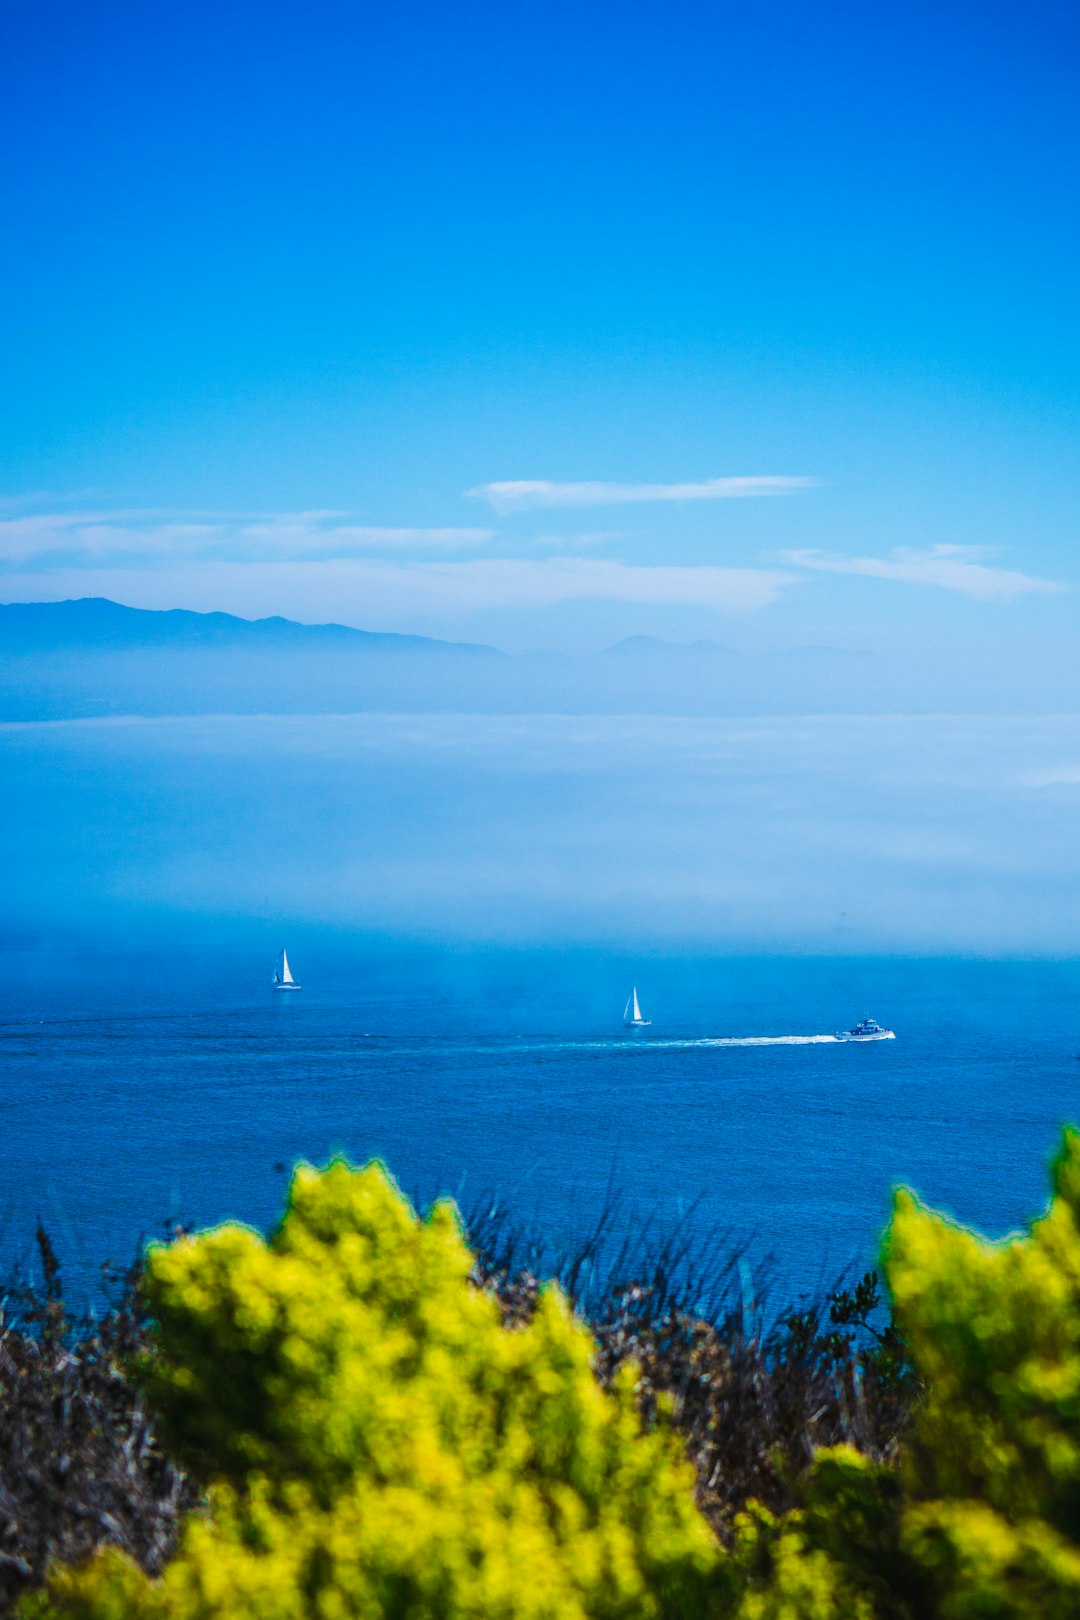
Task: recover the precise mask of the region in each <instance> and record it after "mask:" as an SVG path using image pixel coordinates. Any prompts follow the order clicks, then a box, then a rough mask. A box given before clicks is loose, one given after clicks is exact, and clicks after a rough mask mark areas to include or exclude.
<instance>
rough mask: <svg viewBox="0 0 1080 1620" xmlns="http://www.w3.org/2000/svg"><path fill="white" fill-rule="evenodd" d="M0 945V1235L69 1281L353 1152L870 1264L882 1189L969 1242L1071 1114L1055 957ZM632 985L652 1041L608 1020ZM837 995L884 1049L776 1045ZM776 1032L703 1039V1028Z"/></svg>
mask: <svg viewBox="0 0 1080 1620" xmlns="http://www.w3.org/2000/svg"><path fill="white" fill-rule="evenodd" d="M281 942H282V941H281V940H280V939H278V938H276V937H275V936H274V935H273V934H272V932H271V931H270V930H269V929H262V930H252V931H251V933H250V936H249V937H243V938H231V939H230V940H228V941H224V942H223V941H222V940H221V939H217V938H214V937H211V938H209V939H199V938H198V937H197V930H194V931H193V930H191V929H189V930H188V931H187V932H186V933H185V934H184V935H183V937H182V938H181V939H178V940H166V939H163V938H157V939H156V940H153V941H152V942H151V943H145V942H144V943H141V944H139V945H137V946H136V945H134V944H127V945H121V944H108V943H106V944H96V945H94V946H92V947H91V946H89V945H85V944H81V945H80V944H75V945H73V944H71V943H66V944H64V945H62V946H61V945H60V944H58V943H52V944H42V943H40V942H38V943H37V944H36V945H34V946H33V947H30V946H27V947H26V948H19V947H17V946H9V947H8V948H6V949H4V951H3V952H2V953H0V986H2V1004H0V1173H2V1189H3V1190H2V1193H0V1253H2V1256H3V1258H4V1260H5V1261H6V1263H7V1265H8V1266H9V1267H10V1265H11V1264H13V1263H15V1262H18V1261H22V1262H27V1261H29V1260H30V1258H31V1256H32V1252H33V1242H32V1240H33V1231H34V1226H35V1223H36V1221H37V1219H38V1218H39V1217H40V1218H41V1220H42V1221H43V1222H44V1224H45V1226H46V1228H47V1229H48V1230H49V1231H50V1233H51V1235H52V1238H53V1241H54V1244H55V1246H56V1248H57V1250H58V1251H59V1253H60V1255H61V1257H62V1261H63V1264H64V1267H65V1276H66V1280H67V1287H68V1290H69V1293H70V1294H71V1296H72V1297H73V1298H78V1299H83V1300H88V1299H92V1298H93V1297H95V1279H96V1278H97V1276H98V1273H99V1268H100V1266H101V1264H102V1263H103V1262H105V1261H112V1262H114V1263H123V1262H125V1261H127V1260H128V1259H129V1258H130V1257H131V1256H132V1254H133V1253H134V1251H135V1248H136V1246H137V1244H138V1243H139V1242H140V1241H141V1240H142V1239H145V1238H146V1237H153V1236H155V1235H156V1234H158V1233H160V1232H161V1231H162V1230H163V1229H164V1227H165V1225H166V1224H167V1223H168V1222H171V1221H176V1220H184V1221H188V1222H193V1223H195V1224H197V1225H204V1224H207V1223H211V1222H216V1221H219V1220H222V1219H225V1218H235V1219H239V1220H243V1221H247V1222H251V1223H253V1224H254V1225H256V1226H258V1227H261V1228H265V1227H267V1226H269V1225H270V1224H272V1223H273V1221H274V1219H275V1217H276V1215H277V1214H278V1212H279V1211H280V1209H281V1206H282V1200H283V1196H284V1192H285V1186H286V1182H287V1177H288V1173H289V1168H290V1167H291V1166H292V1164H293V1163H294V1162H295V1161H297V1160H298V1159H307V1160H309V1161H311V1162H314V1163H316V1164H321V1163H324V1162H325V1161H326V1160H327V1159H328V1158H329V1157H330V1156H331V1155H333V1154H336V1153H343V1154H345V1155H347V1156H348V1158H349V1159H350V1160H352V1161H353V1162H355V1163H358V1164H360V1163H364V1162H366V1161H367V1160H369V1159H371V1158H373V1157H378V1158H380V1159H382V1160H383V1161H385V1163H386V1164H387V1166H388V1167H389V1168H390V1170H391V1172H392V1173H393V1175H394V1176H395V1177H396V1179H397V1180H398V1182H399V1184H400V1185H401V1186H402V1188H403V1189H404V1190H405V1191H407V1192H408V1193H409V1194H410V1196H412V1197H413V1198H414V1199H415V1200H416V1201H417V1202H418V1203H421V1204H423V1203H425V1202H426V1201H428V1200H429V1199H430V1198H432V1197H433V1196H435V1195H436V1194H440V1193H444V1194H449V1195H451V1196H453V1197H455V1198H457V1200H458V1201H459V1203H460V1205H461V1206H462V1208H463V1209H466V1210H472V1209H477V1208H480V1207H489V1208H491V1207H495V1208H499V1209H502V1210H504V1211H508V1212H509V1213H510V1215H511V1217H512V1218H513V1219H514V1220H515V1221H518V1222H521V1223H523V1224H525V1225H527V1226H529V1227H531V1228H532V1229H533V1230H534V1231H536V1232H540V1233H543V1234H544V1237H545V1239H546V1241H547V1242H549V1243H550V1244H551V1245H552V1252H554V1250H555V1249H556V1248H558V1247H559V1246H560V1245H561V1246H565V1247H572V1246H574V1245H575V1244H577V1243H580V1242H582V1241H583V1240H584V1239H586V1238H587V1237H588V1236H589V1234H590V1232H591V1231H592V1230H593V1229H594V1227H595V1225H596V1223H597V1221H598V1219H599V1218H600V1216H601V1213H602V1212H603V1211H604V1209H605V1208H610V1207H612V1206H613V1207H614V1210H615V1214H614V1236H615V1237H617V1238H618V1239H619V1240H620V1241H621V1240H622V1239H624V1238H625V1239H628V1240H629V1241H630V1242H631V1243H632V1244H633V1243H638V1242H640V1243H642V1244H646V1243H648V1242H650V1241H654V1240H655V1239H656V1238H657V1237H658V1236H659V1235H663V1234H671V1233H680V1234H682V1235H683V1236H684V1237H685V1238H686V1239H687V1240H688V1241H690V1242H691V1243H692V1244H693V1243H700V1244H701V1245H708V1244H712V1245H713V1246H714V1248H715V1247H716V1245H720V1246H721V1247H724V1246H726V1247H727V1248H728V1249H729V1250H730V1251H731V1252H732V1253H734V1252H735V1251H736V1250H737V1249H738V1248H740V1247H744V1248H745V1252H746V1254H747V1256H748V1258H749V1260H750V1261H752V1263H753V1267H754V1271H755V1275H761V1276H763V1277H768V1278H769V1279H770V1282H769V1287H770V1288H771V1289H772V1290H773V1297H774V1298H775V1299H778V1300H781V1301H786V1300H791V1299H794V1298H796V1297H798V1296H799V1295H800V1294H802V1293H804V1292H806V1291H814V1290H817V1289H819V1288H820V1287H821V1286H822V1285H824V1284H828V1283H830V1282H832V1281H833V1280H834V1279H835V1278H837V1277H839V1276H840V1275H841V1274H843V1273H844V1272H850V1271H851V1270H852V1269H853V1268H855V1267H862V1266H865V1265H868V1264H872V1263H873V1261H874V1257H875V1254H876V1245H877V1240H878V1235H879V1234H880V1232H881V1229H882V1227H883V1224H884V1222H885V1221H886V1219H887V1217H888V1212H889V1206H890V1197H891V1190H892V1188H893V1187H894V1186H895V1185H896V1184H898V1183H903V1184H907V1185H909V1186H911V1187H913V1188H915V1189H916V1191H917V1192H918V1193H919V1195H920V1196H921V1197H922V1198H924V1199H925V1200H926V1201H927V1202H929V1203H930V1204H931V1205H934V1206H935V1207H937V1208H940V1209H943V1210H946V1211H948V1212H949V1213H950V1214H951V1215H953V1216H955V1217H956V1218H957V1219H958V1220H961V1221H964V1222H966V1223H970V1224H972V1225H974V1226H976V1227H977V1228H979V1229H981V1230H982V1231H984V1232H986V1233H988V1234H990V1235H994V1236H998V1235H1002V1234H1004V1233H1006V1232H1007V1231H1009V1230H1010V1229H1012V1228H1014V1227H1016V1226H1018V1225H1019V1224H1021V1223H1022V1222H1024V1221H1026V1220H1027V1219H1028V1218H1030V1217H1031V1216H1032V1215H1033V1214H1036V1213H1037V1212H1038V1211H1039V1210H1040V1209H1041V1208H1042V1207H1043V1206H1044V1204H1045V1199H1046V1190H1047V1179H1046V1166H1047V1160H1048V1158H1049V1156H1050V1155H1051V1153H1052V1152H1053V1149H1054V1147H1055V1143H1056V1141H1057V1139H1058V1135H1059V1131H1060V1127H1061V1125H1062V1123H1063V1122H1065V1121H1068V1120H1071V1119H1078V1118H1080V1062H1078V1061H1077V1053H1078V1051H1080V1029H1078V1022H1080V1014H1078V1006H1080V963H1077V962H1076V961H1075V960H1068V961H1066V960H1057V961H1036V960H1024V961H1000V960H981V959H976V958H971V959H956V958H931V957H914V956H908V957H887V956H863V957H858V958H845V957H843V956H840V955H832V956H820V957H806V956H798V955H755V956H745V955H738V954H730V953H728V954H709V953H699V954H693V955H690V954H687V955H679V954H671V953H661V952H655V951H654V952H652V953H651V954H645V955H641V954H637V955H635V956H633V957H631V956H630V955H628V954H625V953H621V952H620V951H618V950H616V949H613V948H612V947H611V946H604V947H602V948H598V949H589V948H586V947H584V946H575V947H573V948H570V949H561V950H556V949H541V948H539V947H530V948H524V947H523V948H520V949H512V948H505V947H504V948H495V947H484V948H481V947H477V948H474V949H466V948H460V949H456V950H455V949H450V948H448V947H447V948H438V947H434V946H432V947H430V948H410V949H406V948H403V947H401V946H400V945H393V944H389V943H386V942H380V941H378V940H376V939H373V938H372V937H370V936H364V937H362V938H356V937H351V936H350V935H349V934H348V933H347V932H344V931H341V930H338V931H335V932H329V931H320V930H318V929H314V928H311V929H307V930H303V929H300V930H298V931H295V932H294V933H293V934H292V935H290V937H289V938H288V939H287V941H286V943H287V944H288V947H289V955H290V960H291V961H292V964H293V968H294V971H295V972H296V973H297V975H298V977H300V978H301V979H302V981H303V985H304V988H303V990H302V991H301V993H300V994H298V995H294V996H281V995H275V994H274V993H273V992H272V990H271V988H270V974H271V970H272V965H273V953H274V950H275V949H276V948H277V946H278V945H279V944H280V943H281ZM633 983H636V984H637V987H638V992H639V995H640V998H641V1001H642V1005H643V1009H644V1011H645V1013H646V1015H647V1016H650V1017H651V1018H652V1020H653V1022H652V1024H651V1026H650V1028H648V1029H647V1030H644V1031H642V1032H640V1033H636V1034H633V1035H627V1034H626V1033H625V1032H624V1031H623V1029H622V1026H621V1015H622V1009H623V1005H624V1003H625V1000H626V997H627V995H628V994H629V991H630V987H631V985H632V984H633ZM867 1013H872V1014H873V1015H874V1016H876V1017H877V1018H878V1019H880V1020H881V1021H882V1022H883V1023H885V1024H888V1025H889V1026H891V1027H893V1028H895V1030H896V1032H897V1038H896V1040H895V1041H885V1042H879V1043H874V1044H866V1045H843V1044H836V1043H832V1042H827V1041H826V1042H822V1041H812V1040H807V1041H793V1040H792V1039H791V1038H792V1037H812V1036H818V1035H827V1034H829V1033H831V1032H832V1031H834V1030H835V1029H836V1028H837V1027H838V1026H848V1025H850V1024H851V1023H853V1022H854V1021H855V1020H856V1019H858V1018H860V1017H862V1016H863V1015H865V1014H867ZM765 1038H779V1039H778V1040H777V1043H776V1044H741V1045H740V1044H722V1043H723V1042H728V1041H736V1042H737V1041H745V1042H750V1043H756V1042H760V1041H762V1040H763V1039H765Z"/></svg>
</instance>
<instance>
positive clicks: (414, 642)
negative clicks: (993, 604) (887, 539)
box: [0, 599, 1080, 720]
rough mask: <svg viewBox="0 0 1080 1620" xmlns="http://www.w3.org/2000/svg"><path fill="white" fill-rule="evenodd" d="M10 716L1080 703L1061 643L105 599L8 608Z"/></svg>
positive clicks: (1010, 710) (1047, 708) (4, 620)
mask: <svg viewBox="0 0 1080 1620" xmlns="http://www.w3.org/2000/svg"><path fill="white" fill-rule="evenodd" d="M0 651H2V654H3V656H2V658H0V720H54V719H71V718H93V717H100V716H107V715H124V714H138V715H198V714H345V713H369V714H370V713H400V714H415V713H463V714H507V715H512V714H570V715H584V714H612V715H626V714H646V715H686V716H699V715H717V716H729V717H736V716H739V715H746V714H757V715H790V714H851V713H860V714H894V713H907V714H920V713H942V712H948V713H967V714H984V713H999V714H1022V713H1042V714H1046V713H1058V712H1070V711H1075V710H1080V665H1078V664H1077V662H1076V660H1074V659H1072V658H1062V657H1061V656H1060V654H1059V652H1057V651H1056V650H1055V648H1054V647H1053V646H1046V647H1044V648H1040V647H1038V646H1035V647H1032V646H1031V645H1026V646H1024V647H1022V648H1021V647H1019V646H1013V647H1012V650H1011V653H1010V655H1009V656H1008V657H1007V658H1003V657H1002V656H1001V654H1000V649H999V648H998V646H997V644H996V643H995V644H994V646H993V648H992V650H991V651H988V650H987V647H986V646H985V645H984V644H982V643H972V644H970V645H967V644H964V643H961V642H957V641H955V640H946V641H944V642H943V641H942V638H941V636H940V635H935V636H934V637H928V638H927V640H926V644H925V645H909V644H907V643H904V644H902V645H900V646H894V647H891V648H882V649H880V650H879V651H877V652H874V653H871V652H867V651H857V650H852V649H851V648H845V647H842V646H833V645H819V646H793V647H787V648H780V647H774V648H771V649H765V648H761V649H759V650H745V649H744V650H741V651H737V650H734V649H732V648H729V647H725V646H721V645H718V644H717V643H716V642H714V641H709V640H702V641H697V642H694V643H691V644H688V645H680V644H677V643H671V642H664V641H659V640H656V639H655V638H652V637H649V636H631V637H629V638H627V639H625V640H623V641H621V642H618V643H616V644H615V645H613V646H611V647H609V648H607V649H605V650H604V651H600V652H585V651H583V652H582V653H580V654H578V655H575V656H569V655H565V654H551V655H542V654H532V655H522V656H517V657H512V656H509V655H507V654H504V653H501V652H498V651H496V650H495V649H494V648H491V647H483V646H472V645H461V644H455V643H452V642H444V641H435V640H429V639H425V638H424V637H419V636H397V635H383V634H371V633H368V632H365V631H360V630H353V629H349V628H347V627H344V626H340V625H302V624H297V623H293V622H291V621H289V620H285V619H263V620H257V621H249V620H244V619H238V618H234V617H232V616H230V615H228V614H221V613H217V614H199V613H186V612H152V611H144V610H141V609H135V608H126V607H122V606H120V605H119V604H117V603H113V602H108V601H104V600H96V599H87V600H84V601H79V602H60V603H29V604H9V605H7V606H0Z"/></svg>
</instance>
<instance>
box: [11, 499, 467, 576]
mask: <svg viewBox="0 0 1080 1620" xmlns="http://www.w3.org/2000/svg"><path fill="white" fill-rule="evenodd" d="M493 535H494V530H493V529H483V528H404V527H390V526H385V525H375V524H364V523H358V522H357V521H356V519H355V517H354V516H353V515H352V514H350V513H347V512H328V511H312V512H286V513H270V514H267V513H215V512H195V513H180V512H161V511H153V510H127V509H117V510H113V511H110V510H105V509H102V510H96V511H95V510H93V509H81V510H77V511H52V512H34V513H25V512H24V513H22V514H20V515H17V516H14V517H0V561H2V562H6V563H9V564H20V563H25V562H29V561H30V560H31V559H40V560H45V559H48V558H52V559H54V560H55V562H56V564H57V565H63V566H70V565H71V564H72V563H78V562H81V563H85V564H89V565H104V564H107V563H110V562H113V561H119V560H124V559H133V558H138V559H139V560H140V561H141V562H142V563H143V564H144V565H153V564H158V563H161V562H163V561H168V560H170V559H175V558H178V557H181V556H187V557H190V558H192V559H196V558H214V557H217V558H230V559H237V560H257V559H258V558H260V557H305V556H321V557H348V556H352V555H354V554H355V553H357V552H371V551H425V550H440V551H445V550H468V549H470V548H472V547H474V546H482V545H485V544H486V543H487V541H489V540H490V539H491V538H492V537H493Z"/></svg>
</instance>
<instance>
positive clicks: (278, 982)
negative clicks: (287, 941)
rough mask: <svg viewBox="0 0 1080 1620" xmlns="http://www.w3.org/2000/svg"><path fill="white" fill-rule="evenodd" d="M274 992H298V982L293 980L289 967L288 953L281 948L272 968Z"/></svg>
mask: <svg viewBox="0 0 1080 1620" xmlns="http://www.w3.org/2000/svg"><path fill="white" fill-rule="evenodd" d="M273 983H274V989H275V990H299V988H300V985H299V982H298V981H297V980H296V979H294V978H293V975H292V968H291V967H290V966H289V957H288V953H287V952H286V950H285V947H284V946H282V947H281V950H280V951H279V952H278V959H277V965H276V966H275V968H274V980H273Z"/></svg>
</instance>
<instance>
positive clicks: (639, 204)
mask: <svg viewBox="0 0 1080 1620" xmlns="http://www.w3.org/2000/svg"><path fill="white" fill-rule="evenodd" d="M1078 35H1080V18H1078V14H1077V13H1076V11H1075V8H1072V7H1069V6H1066V5H1064V4H1034V5H1027V6H1024V7H1021V6H1019V5H1018V4H1012V5H996V4H982V5H979V6H974V5H965V4H957V5H945V6H941V5H935V6H930V5H920V4H914V5H912V4H906V5H903V6H900V5H888V4H886V5H880V6H875V7H857V6H854V5H850V4H849V5H835V4H834V5H828V4H826V5H821V6H817V7H806V6H799V7H796V6H792V5H781V4H762V5H759V6H755V7H746V6H734V5H706V4H703V3H693V4H670V3H668V4H665V5H663V6H660V5H659V4H648V5H644V4H625V3H624V4H621V5H618V6H616V5H614V4H603V3H598V4H593V5H582V4H579V5H576V6H570V5H565V4H551V3H547V4H545V5H543V6H537V5H529V4H526V5H516V6H513V7H506V6H498V7H496V6H492V5H468V4H461V5H454V6H445V5H439V6H436V5H434V4H426V3H425V4H402V5H397V6H394V7H380V8H375V7H370V6H355V5H350V6H346V5H326V4H322V5H320V4H314V5H309V6H307V7H304V8H300V7H295V6H294V7H284V6H275V5H272V4H271V5H260V6H258V7H255V6H248V5H244V4H235V3H234V4H229V5H227V6H225V7H221V6H220V5H218V6H214V7H211V6H209V5H201V4H198V3H196V4H189V5H186V6H184V7H182V8H173V9H172V10H162V9H161V8H147V7H145V6H135V5H130V6H125V5H118V4H112V3H108V0H106V3H104V4H102V5H98V6H95V7H91V6H89V5H65V4H51V5H44V6H36V7H31V6H29V5H26V4H20V5H17V6H16V7H15V8H14V10H13V11H11V12H10V13H9V21H8V26H7V38H6V48H5V50H4V52H3V59H4V65H3V67H0V76H2V82H0V138H2V140H3V145H4V150H5V152H6V153H7V154H8V159H9V161H8V162H7V163H6V164H5V165H4V175H3V179H2V181H0V187H2V194H0V217H2V219H3V221H4V230H5V235H6V237H7V245H6V247H5V251H4V252H3V254H2V255H0V298H2V307H3V308H4V310H5V312H6V319H5V321H4V323H3V331H2V333H0V355H2V365H3V375H4V378H5V386H4V388H3V390H2V395H0V466H2V469H3V470H2V475H0V500H2V502H3V505H2V506H0V570H2V578H0V597H3V598H4V599H7V600H16V599H22V600H26V599H47V598H53V597H63V596H69V595H88V594H102V595H111V596H114V597H116V598H117V599H119V600H123V601H129V602H133V603H136V604H139V605H145V606H155V607H167V606H174V605H177V606H188V607H200V608H227V609H229V610H231V611H234V612H240V613H246V614H252V615H254V614H258V613H264V612H285V613H291V614H293V615H294V616H296V617H300V618H307V619H324V618H337V619H344V620H345V621H347V622H350V623H354V624H361V625H369V626H371V627H373V628H387V629H408V630H421V631H426V632H428V633H434V634H441V635H451V636H454V635H467V636H473V637H476V636H479V637H482V638H483V639H487V640H490V641H493V642H495V643H496V644H497V645H503V646H507V647H509V648H511V649H514V648H529V647H554V648H574V647H579V646H591V645H603V644H604V643H605V642H606V641H610V640H613V639H616V638H617V636H618V635H620V634H626V633H631V632H650V633H655V634H659V635H665V636H670V637H673V638H675V639H689V638H691V637H692V636H697V635H711V636H714V637H715V638H716V639H717V640H721V641H724V642H727V643H729V644H733V645H747V646H751V645H752V646H755V647H757V646H764V647H768V646H770V645H776V646H784V645H797V644H802V643H805V642H807V641H811V642H815V643H818V642H822V641H824V642H828V643H830V644H839V645H852V646H859V647H867V646H871V647H885V648H889V647H901V646H903V647H907V648H909V649H910V647H911V646H912V645H913V644H915V645H923V644H925V647H926V651H927V657H928V658H930V659H938V660H939V661H940V665H941V669H942V680H943V682H944V683H945V684H946V685H947V671H948V665H949V659H950V658H956V657H964V658H981V659H984V660H987V661H991V660H995V659H999V658H1000V656H1001V653H1002V649H1007V651H1008V655H1009V656H1010V657H1013V656H1014V657H1016V658H1017V659H1018V660H1020V661H1024V660H1034V659H1036V658H1038V659H1041V660H1043V661H1044V663H1047V664H1050V665H1052V664H1053V662H1054V661H1055V660H1056V661H1058V662H1059V663H1063V662H1065V661H1067V660H1069V658H1070V657H1071V652H1072V644H1073V640H1074V632H1075V603H1076V589H1075V587H1076V581H1077V566H1076V547H1075V541H1074V537H1075V534H1076V528H1077V516H1078V506H1080V502H1078V495H1077V474H1078V470H1080V463H1078V455H1077V444H1078V442H1080V441H1078V437H1077V428H1078V426H1080V423H1078V421H1077V417H1078V390H1077V382H1078V375H1080V354H1078V338H1080V301H1078V299H1077V296H1076V288H1077V285H1078V253H1077V249H1078V236H1080V223H1078V222H1080V208H1078V202H1080V199H1078V196H1077V189H1078V188H1077V174H1078V167H1077V158H1078V145H1080V110H1078V109H1080V94H1078V90H1080V85H1078V82H1077V81H1078V77H1080V73H1078V68H1080V38H1078Z"/></svg>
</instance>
